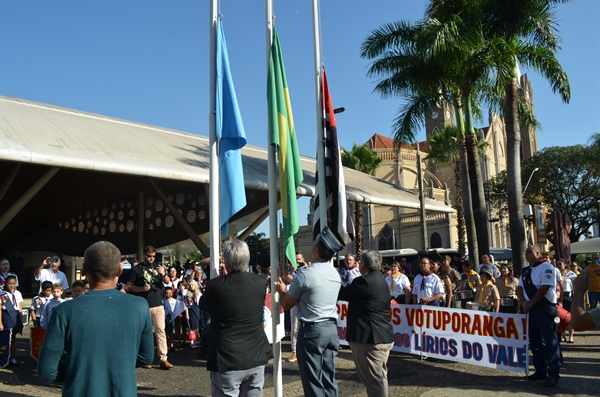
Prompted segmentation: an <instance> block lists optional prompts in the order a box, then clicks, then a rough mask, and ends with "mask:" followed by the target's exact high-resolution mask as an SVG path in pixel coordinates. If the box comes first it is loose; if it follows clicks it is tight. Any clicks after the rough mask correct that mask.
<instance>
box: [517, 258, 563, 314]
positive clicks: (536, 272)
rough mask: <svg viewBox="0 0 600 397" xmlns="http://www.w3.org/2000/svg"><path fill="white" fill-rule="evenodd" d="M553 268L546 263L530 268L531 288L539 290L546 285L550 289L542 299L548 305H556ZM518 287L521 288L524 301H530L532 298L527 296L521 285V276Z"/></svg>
mask: <svg viewBox="0 0 600 397" xmlns="http://www.w3.org/2000/svg"><path fill="white" fill-rule="evenodd" d="M554 269H555V267H554V266H553V265H552V264H551V263H548V262H545V263H541V264H539V265H537V266H535V267H531V282H532V283H533V286H534V287H536V288H537V289H539V288H540V287H541V286H543V285H548V286H550V288H549V289H548V292H546V295H544V297H545V298H546V299H548V301H549V302H550V303H554V304H556V276H555V274H554ZM519 287H521V288H523V295H524V296H525V299H526V300H528V301H529V300H531V298H533V296H528V295H527V291H526V289H525V288H524V285H523V276H521V277H519Z"/></svg>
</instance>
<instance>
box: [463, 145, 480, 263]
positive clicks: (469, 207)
mask: <svg viewBox="0 0 600 397" xmlns="http://www.w3.org/2000/svg"><path fill="white" fill-rule="evenodd" d="M458 152H459V156H460V179H461V181H462V187H461V195H462V201H463V210H464V211H463V213H464V216H465V226H466V229H467V246H468V247H469V259H471V260H472V261H473V263H475V258H478V257H479V251H478V250H477V229H476V228H475V219H474V218H473V203H472V202H471V185H470V184H469V163H468V160H467V147H466V145H465V141H464V139H462V140H460V141H459V142H458Z"/></svg>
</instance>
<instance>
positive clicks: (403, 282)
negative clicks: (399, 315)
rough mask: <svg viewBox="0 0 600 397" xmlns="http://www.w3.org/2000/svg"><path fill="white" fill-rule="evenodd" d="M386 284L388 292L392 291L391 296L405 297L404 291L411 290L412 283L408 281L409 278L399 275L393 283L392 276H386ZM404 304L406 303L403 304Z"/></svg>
mask: <svg viewBox="0 0 600 397" xmlns="http://www.w3.org/2000/svg"><path fill="white" fill-rule="evenodd" d="M385 282H386V283H387V285H388V290H389V291H390V296H399V295H404V289H405V288H406V287H408V288H409V289H410V281H409V280H408V277H406V276H405V275H404V274H402V273H400V274H398V276H397V277H396V278H395V279H393V281H392V276H391V275H389V276H386V278H385ZM392 283H394V285H392ZM402 303H404V302H402Z"/></svg>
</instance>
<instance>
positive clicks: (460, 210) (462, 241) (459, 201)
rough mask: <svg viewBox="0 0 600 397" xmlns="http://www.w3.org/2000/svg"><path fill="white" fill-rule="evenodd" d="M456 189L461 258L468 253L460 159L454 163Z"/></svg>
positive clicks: (455, 206) (455, 201) (455, 207)
mask: <svg viewBox="0 0 600 397" xmlns="http://www.w3.org/2000/svg"><path fill="white" fill-rule="evenodd" d="M453 171H454V188H455V190H456V199H455V200H454V209H455V210H456V218H457V221H456V229H457V232H458V253H459V254H460V256H461V258H462V257H464V256H465V252H466V247H465V245H466V232H467V229H466V228H467V225H466V223H465V212H464V210H463V200H462V195H461V190H462V182H461V180H460V158H458V159H457V160H456V162H455V163H454V169H453Z"/></svg>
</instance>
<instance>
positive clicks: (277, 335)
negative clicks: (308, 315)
mask: <svg viewBox="0 0 600 397" xmlns="http://www.w3.org/2000/svg"><path fill="white" fill-rule="evenodd" d="M266 9H267V10H266V12H267V32H266V33H267V51H266V52H267V78H268V74H269V69H270V59H271V46H272V45H273V2H272V0H267V7H266ZM268 133H269V134H270V133H271V132H270V131H269V132H268ZM267 151H268V178H269V179H268V181H269V183H268V184H269V236H270V251H271V253H270V260H271V316H272V319H273V321H272V325H273V327H272V328H273V396H274V397H283V372H282V368H281V339H282V338H283V335H282V334H283V329H282V328H283V327H282V326H281V325H280V321H279V320H280V314H279V293H278V292H277V290H276V288H275V286H276V284H277V281H278V280H279V249H278V247H277V242H278V241H279V239H278V238H277V236H278V234H277V233H278V231H277V177H278V175H277V172H276V169H277V168H276V167H277V164H276V157H277V148H276V147H275V145H271V144H268V148H267ZM282 194H283V193H282Z"/></svg>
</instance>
